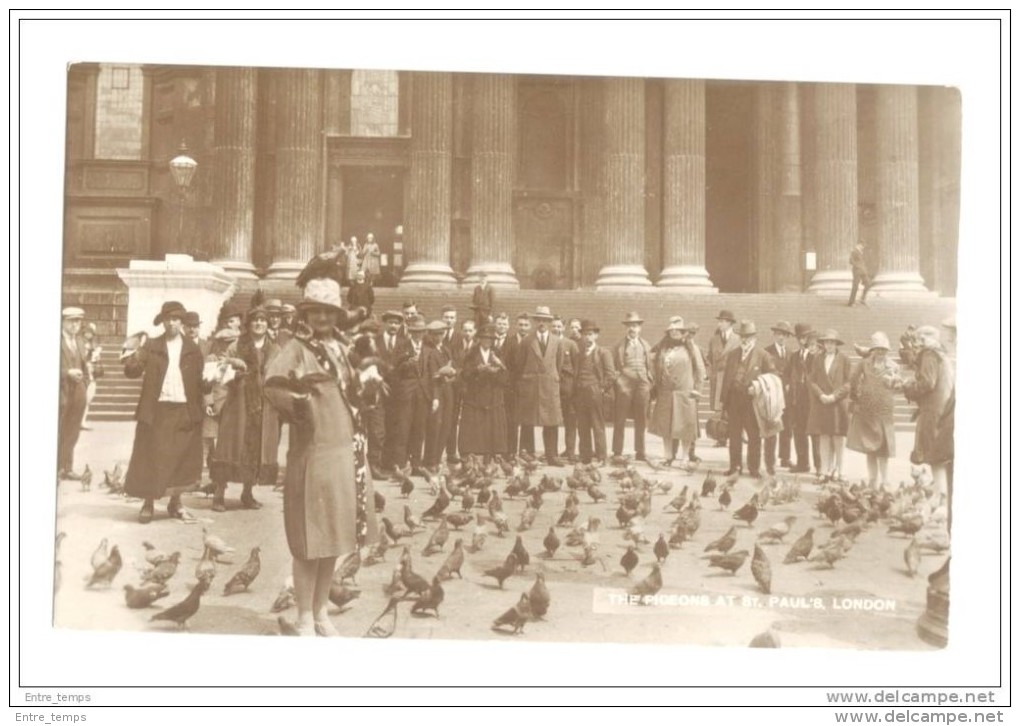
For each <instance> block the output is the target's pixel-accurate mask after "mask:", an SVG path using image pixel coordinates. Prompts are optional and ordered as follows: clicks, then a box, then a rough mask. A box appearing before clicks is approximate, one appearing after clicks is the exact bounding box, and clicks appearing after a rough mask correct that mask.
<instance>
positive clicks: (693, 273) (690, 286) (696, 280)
mask: <svg viewBox="0 0 1020 726" xmlns="http://www.w3.org/2000/svg"><path fill="white" fill-rule="evenodd" d="M655 284H656V285H657V286H658V287H668V288H671V289H673V290H677V291H680V292H688V293H693V294H702V295H705V294H714V293H717V292H719V288H717V287H715V286H714V285H713V284H712V281H711V279H709V277H708V270H706V269H705V268H704V266H703V265H671V266H670V267H667V268H666V269H664V270H663V271H662V274H660V275H659V281H658V282H657V283H655Z"/></svg>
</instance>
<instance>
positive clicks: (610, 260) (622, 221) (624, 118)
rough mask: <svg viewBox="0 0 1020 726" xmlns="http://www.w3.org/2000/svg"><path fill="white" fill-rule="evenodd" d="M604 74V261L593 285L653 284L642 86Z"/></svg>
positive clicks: (635, 80)
mask: <svg viewBox="0 0 1020 726" xmlns="http://www.w3.org/2000/svg"><path fill="white" fill-rule="evenodd" d="M644 83H645V82H644V80H643V79H641V78H607V79H606V80H605V157H604V171H603V173H604V176H605V187H604V194H605V197H604V201H605V224H606V239H605V243H606V249H605V258H604V259H605V264H604V265H603V267H602V269H601V270H600V271H599V276H598V280H596V282H595V289H596V290H626V291H632V290H640V289H642V288H649V289H653V288H652V283H651V280H649V279H648V271H647V270H646V269H645V266H644V252H645V250H644V246H645V199H644V191H645V184H644V179H645V86H644Z"/></svg>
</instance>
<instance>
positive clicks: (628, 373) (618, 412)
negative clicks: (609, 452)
mask: <svg viewBox="0 0 1020 726" xmlns="http://www.w3.org/2000/svg"><path fill="white" fill-rule="evenodd" d="M642 323H644V320H642V319H641V316H640V315H638V314H637V313H627V317H626V319H624V321H623V324H624V325H626V326H627V334H626V336H624V339H623V340H622V341H620V342H619V343H618V344H617V345H616V347H615V348H613V366H614V367H615V368H616V405H615V406H614V416H613V456H614V457H622V456H623V432H624V427H625V426H626V424H627V419H628V418H633V419H634V458H635V459H637V460H638V461H647V459H646V457H645V422H646V418H647V415H648V401H649V397H650V394H651V390H652V375H653V371H654V364H655V355H654V354H653V353H652V346H651V345H650V344H649V343H648V341H647V340H645V339H644V338H642V337H641V325H642Z"/></svg>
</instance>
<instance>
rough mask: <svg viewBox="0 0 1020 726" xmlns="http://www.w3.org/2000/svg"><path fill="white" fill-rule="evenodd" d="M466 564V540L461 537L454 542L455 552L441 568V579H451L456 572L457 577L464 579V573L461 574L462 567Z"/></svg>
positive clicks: (439, 573)
mask: <svg viewBox="0 0 1020 726" xmlns="http://www.w3.org/2000/svg"><path fill="white" fill-rule="evenodd" d="M463 565H464V540H463V539H461V538H460V537H458V538H457V540H456V541H455V542H454V543H453V552H451V553H450V556H449V557H447V558H446V562H444V563H443V565H442V567H440V568H439V572H438V573H437V574H438V575H439V579H440V580H451V579H453V575H454V573H456V575H457V577H459V578H461V579H463V577H464V576H463V575H461V574H460V568H461V567H462V566H463Z"/></svg>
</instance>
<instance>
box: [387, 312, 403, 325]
mask: <svg viewBox="0 0 1020 726" xmlns="http://www.w3.org/2000/svg"><path fill="white" fill-rule="evenodd" d="M388 320H395V321H396V322H398V323H402V322H404V314H403V313H401V312H400V311H399V310H387V311H386V312H384V313H383V314H382V321H383V322H384V323H385V322H386V321H388Z"/></svg>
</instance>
